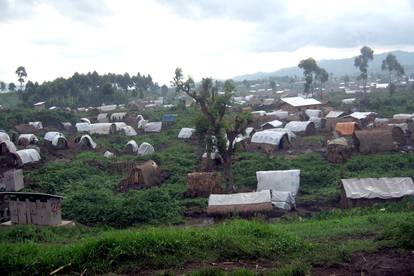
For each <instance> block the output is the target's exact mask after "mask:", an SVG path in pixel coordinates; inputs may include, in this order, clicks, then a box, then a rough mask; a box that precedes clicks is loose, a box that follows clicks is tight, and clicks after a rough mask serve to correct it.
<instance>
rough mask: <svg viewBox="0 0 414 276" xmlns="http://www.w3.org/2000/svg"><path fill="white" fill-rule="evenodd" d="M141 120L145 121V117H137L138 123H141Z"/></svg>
mask: <svg viewBox="0 0 414 276" xmlns="http://www.w3.org/2000/svg"><path fill="white" fill-rule="evenodd" d="M141 120H144V116H142V115H141V114H140V115H137V121H138V122H139V121H141Z"/></svg>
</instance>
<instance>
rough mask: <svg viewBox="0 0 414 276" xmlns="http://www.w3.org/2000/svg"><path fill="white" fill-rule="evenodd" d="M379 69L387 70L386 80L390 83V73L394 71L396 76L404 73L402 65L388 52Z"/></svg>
mask: <svg viewBox="0 0 414 276" xmlns="http://www.w3.org/2000/svg"><path fill="white" fill-rule="evenodd" d="M381 69H382V70H383V71H388V74H389V75H388V77H389V79H388V81H389V83H390V84H391V83H392V73H393V72H395V73H396V75H397V76H398V77H401V76H402V75H404V67H403V66H402V65H401V64H400V63H399V62H398V60H397V57H396V56H395V55H393V54H388V55H387V56H386V58H385V59H384V60H383V61H382V65H381Z"/></svg>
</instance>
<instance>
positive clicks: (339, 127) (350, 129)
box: [335, 122, 359, 136]
mask: <svg viewBox="0 0 414 276" xmlns="http://www.w3.org/2000/svg"><path fill="white" fill-rule="evenodd" d="M358 129H359V126H358V123H356V122H342V123H341V122H339V123H336V126H335V131H336V132H337V133H338V134H339V135H342V136H351V135H353V134H354V133H355V130H358Z"/></svg>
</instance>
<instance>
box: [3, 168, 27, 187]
mask: <svg viewBox="0 0 414 276" xmlns="http://www.w3.org/2000/svg"><path fill="white" fill-rule="evenodd" d="M0 186H3V188H4V189H5V190H6V192H18V191H20V190H22V189H23V188H24V181H23V170H21V169H18V170H16V169H12V170H8V171H5V172H4V173H3V179H2V181H1V183H0Z"/></svg>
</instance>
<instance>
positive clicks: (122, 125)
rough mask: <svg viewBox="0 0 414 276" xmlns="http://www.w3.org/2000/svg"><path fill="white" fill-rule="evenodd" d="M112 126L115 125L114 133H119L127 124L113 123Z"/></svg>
mask: <svg viewBox="0 0 414 276" xmlns="http://www.w3.org/2000/svg"><path fill="white" fill-rule="evenodd" d="M112 124H114V125H115V127H116V131H121V130H123V128H124V127H126V126H127V124H126V123H124V122H114V123H112Z"/></svg>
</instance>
